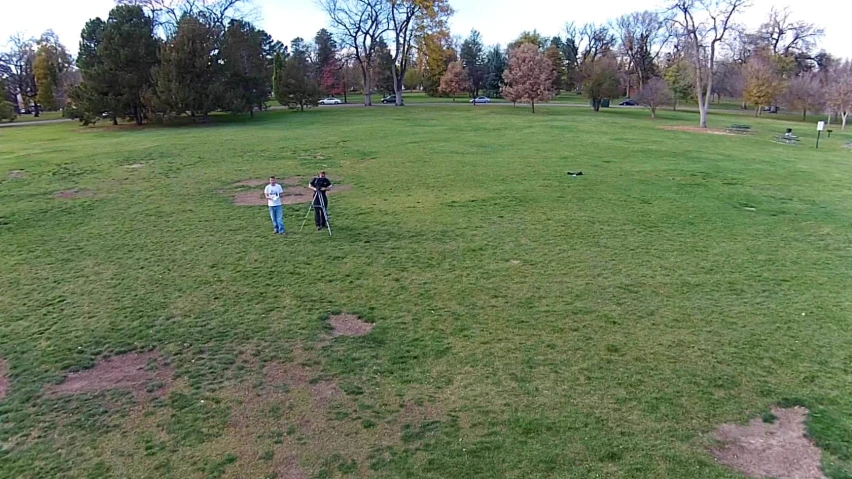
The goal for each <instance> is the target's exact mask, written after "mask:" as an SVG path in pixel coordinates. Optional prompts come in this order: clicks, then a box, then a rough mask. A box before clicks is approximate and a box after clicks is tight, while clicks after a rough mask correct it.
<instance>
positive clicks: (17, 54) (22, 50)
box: [0, 34, 39, 116]
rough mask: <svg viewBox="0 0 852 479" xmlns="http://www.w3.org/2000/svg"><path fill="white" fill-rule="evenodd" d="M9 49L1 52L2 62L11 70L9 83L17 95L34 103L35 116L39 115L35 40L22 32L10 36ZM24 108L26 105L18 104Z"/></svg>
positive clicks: (27, 102)
mask: <svg viewBox="0 0 852 479" xmlns="http://www.w3.org/2000/svg"><path fill="white" fill-rule="evenodd" d="M9 45H10V49H9V51H7V52H5V53H2V54H0V63H2V64H3V65H4V69H6V70H8V71H9V84H10V86H11V88H12V91H13V93H14V94H15V95H19V96H20V98H21V100H23V101H24V103H26V104H29V103H32V106H33V116H39V105H38V102H36V101H35V99H36V97H37V96H38V84H37V82H36V77H35V59H36V47H35V40H34V39H32V38H25V37H24V36H23V35H21V34H16V35H12V37H11V38H9ZM18 106H19V107H20V108H23V107H24V106H26V105H18Z"/></svg>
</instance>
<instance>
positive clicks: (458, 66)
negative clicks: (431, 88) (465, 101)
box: [440, 61, 470, 101]
mask: <svg viewBox="0 0 852 479" xmlns="http://www.w3.org/2000/svg"><path fill="white" fill-rule="evenodd" d="M469 86H470V81H469V80H468V76H467V72H465V71H464V66H462V63H461V62H460V61H457V62H452V63H450V64H449V65H447V72H446V73H444V76H442V77H441V88H440V91H441V93H444V94H446V95H450V96H452V97H453V101H456V95H458V94H459V93H462V92H465V91H467V89H468V88H469Z"/></svg>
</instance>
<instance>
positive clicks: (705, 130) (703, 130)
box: [662, 126, 736, 136]
mask: <svg viewBox="0 0 852 479" xmlns="http://www.w3.org/2000/svg"><path fill="white" fill-rule="evenodd" d="M662 128H663V129H664V130H671V131H687V132H690V133H704V134H705V135H727V136H736V135H733V134H732V133H728V132H726V131H725V130H721V129H719V128H699V127H697V126H664V127H662Z"/></svg>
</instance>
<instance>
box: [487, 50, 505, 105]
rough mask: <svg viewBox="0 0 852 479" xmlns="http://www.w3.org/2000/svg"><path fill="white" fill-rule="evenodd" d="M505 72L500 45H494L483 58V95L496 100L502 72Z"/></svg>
mask: <svg viewBox="0 0 852 479" xmlns="http://www.w3.org/2000/svg"><path fill="white" fill-rule="evenodd" d="M505 70H506V56H505V55H504V54H503V50H501V49H500V45H495V46H494V47H493V48H492V49H491V50H490V51H489V52H488V55H486V58H485V71H486V73H485V94H486V95H488V96H490V97H492V98H496V97H498V96H499V95H500V88H501V87H502V86H503V71H505Z"/></svg>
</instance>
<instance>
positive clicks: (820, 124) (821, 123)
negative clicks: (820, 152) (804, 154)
mask: <svg viewBox="0 0 852 479" xmlns="http://www.w3.org/2000/svg"><path fill="white" fill-rule="evenodd" d="M824 129H825V122H824V121H819V122H817V142H816V147H817V149H819V135H820V133H822V130H824Z"/></svg>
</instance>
